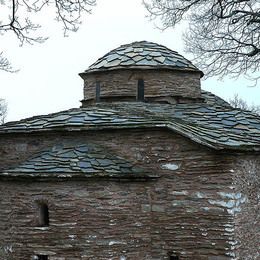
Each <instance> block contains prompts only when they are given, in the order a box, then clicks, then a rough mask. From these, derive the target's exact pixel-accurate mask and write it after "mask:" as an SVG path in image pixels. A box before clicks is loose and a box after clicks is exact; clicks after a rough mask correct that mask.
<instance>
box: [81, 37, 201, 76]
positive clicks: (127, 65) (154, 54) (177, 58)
mask: <svg viewBox="0 0 260 260" xmlns="http://www.w3.org/2000/svg"><path fill="white" fill-rule="evenodd" d="M136 68H138V69H142V68H143V69H162V68H164V69H177V70H189V71H199V69H197V68H196V67H195V66H194V65H193V64H192V63H191V62H190V61H189V60H187V59H185V58H184V57H183V56H182V55H180V54H179V53H177V52H176V51H172V50H170V49H168V48H167V47H165V46H162V45H159V44H156V43H153V42H147V41H141V42H133V43H130V44H126V45H122V46H120V47H119V48H116V49H114V50H112V51H110V52H108V53H107V54H106V55H104V56H103V57H101V58H100V59H98V60H97V61H96V62H95V63H94V64H92V65H91V66H90V67H89V68H88V69H87V70H85V72H84V73H90V72H98V71H107V70H115V69H136ZM84 73H83V74H84ZM201 74H202V72H201ZM202 75H203V74H202Z"/></svg>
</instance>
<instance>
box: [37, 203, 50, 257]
mask: <svg viewBox="0 0 260 260" xmlns="http://www.w3.org/2000/svg"><path fill="white" fill-rule="evenodd" d="M39 226H41V227H47V226H49V208H48V205H47V204H45V203H40V204H39ZM41 259H47V258H41Z"/></svg>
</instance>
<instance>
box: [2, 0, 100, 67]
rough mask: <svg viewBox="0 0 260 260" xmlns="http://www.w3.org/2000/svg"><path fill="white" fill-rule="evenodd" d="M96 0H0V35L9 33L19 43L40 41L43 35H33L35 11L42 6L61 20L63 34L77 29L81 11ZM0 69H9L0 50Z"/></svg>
mask: <svg viewBox="0 0 260 260" xmlns="http://www.w3.org/2000/svg"><path fill="white" fill-rule="evenodd" d="M95 4H96V0H70V1H66V0H53V1H50V0H11V1H7V0H1V1H0V7H1V14H4V15H3V16H2V17H1V21H0V35H3V34H6V33H13V34H14V35H15V36H16V37H17V39H18V41H19V42H20V44H21V45H23V44H24V43H29V44H33V43H41V42H43V41H45V40H46V39H47V38H45V37H41V36H38V35H37V29H39V28H40V27H41V26H40V25H39V24H38V23H36V22H35V19H34V18H35V14H38V13H40V12H43V11H44V10H45V9H46V10H48V11H49V13H50V15H51V14H52V13H53V14H54V16H55V17H54V18H55V19H56V20H57V21H58V22H61V23H62V25H63V29H64V35H65V36H66V35H67V33H68V32H69V31H77V29H78V26H79V25H80V23H81V20H82V14H83V13H90V12H91V7H93V6H94V5H95ZM0 70H5V71H13V69H12V66H11V64H10V62H9V61H8V59H7V58H5V57H4V56H3V53H0Z"/></svg>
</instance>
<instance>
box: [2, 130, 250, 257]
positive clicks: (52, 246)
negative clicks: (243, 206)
mask: <svg viewBox="0 0 260 260" xmlns="http://www.w3.org/2000/svg"><path fill="white" fill-rule="evenodd" d="M72 141H74V142H75V141H78V142H81V143H89V142H91V143H95V144H97V145H102V146H104V147H106V149H108V150H110V151H111V153H113V154H116V155H119V156H122V157H124V158H127V159H128V160H130V161H132V162H133V163H135V164H137V165H138V166H140V167H143V168H145V169H147V171H151V172H154V173H156V174H159V175H160V178H159V179H157V180H153V181H143V182H137V181H135V182H134V181H132V182H131V181H128V182H119V181H112V180H94V179H93V180H86V181H69V180H68V181H49V182H39V181H37V182H28V181H27V182H26V183H24V182H22V181H20V182H14V181H6V180H0V192H1V200H0V219H1V221H0V255H1V254H2V255H3V256H4V258H5V259H23V260H24V259H32V256H33V255H37V254H43V255H49V259H51V260H74V259H98V260H102V259H122V260H123V259H127V260H132V259H133V260H136V259H138V260H139V259H140V260H142V259H147V260H148V259H149V260H159V259H169V256H168V254H169V253H173V254H174V255H178V256H179V259H180V260H184V259H186V260H187V259H194V260H200V259H202V260H204V259H205V260H206V259H207V260H224V259H233V258H234V259H235V255H234V252H235V250H234V249H233V244H234V241H235V240H234V215H233V213H232V210H233V209H234V208H235V205H231V204H230V203H229V202H230V197H229V196H231V195H227V196H224V195H223V192H225V194H233V193H234V190H233V188H232V174H231V169H233V168H232V167H233V163H234V158H233V157H231V156H229V155H228V154H225V153H217V152H215V151H213V150H210V149H207V148H205V147H202V146H200V145H198V144H195V143H193V142H191V141H189V140H188V139H186V138H184V137H182V136H180V135H177V134H174V133H172V132H169V131H166V130H160V131H159V130H128V131H119V130H118V131H112V130H111V131H106V133H103V132H99V131H93V132H85V133H84V132H81V133H77V134H73V133H70V134H63V135H62V134H61V133H53V134H50V133H49V134H48V135H45V136H41V135H32V134H31V135H30V136H26V135H15V136H12V135H10V136H9V137H8V136H7V135H5V136H4V137H1V136H0V156H1V160H0V170H1V171H4V168H8V167H10V166H14V165H15V164H17V163H20V162H22V161H24V160H25V159H27V158H30V157H31V156H33V154H35V153H36V152H38V151H41V150H43V149H47V148H50V147H51V146H53V145H55V144H61V143H63V142H72ZM39 201H44V202H46V203H47V204H48V206H49V215H50V225H49V227H37V218H38V209H37V202H39ZM230 210H231V211H230ZM8 256H9V258H8ZM243 259H246V258H243Z"/></svg>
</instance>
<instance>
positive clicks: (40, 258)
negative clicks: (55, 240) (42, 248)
mask: <svg viewBox="0 0 260 260" xmlns="http://www.w3.org/2000/svg"><path fill="white" fill-rule="evenodd" d="M35 259H37V260H48V256H47V255H37V256H36V257H35Z"/></svg>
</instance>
